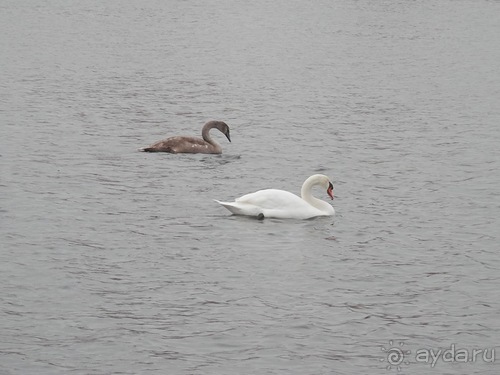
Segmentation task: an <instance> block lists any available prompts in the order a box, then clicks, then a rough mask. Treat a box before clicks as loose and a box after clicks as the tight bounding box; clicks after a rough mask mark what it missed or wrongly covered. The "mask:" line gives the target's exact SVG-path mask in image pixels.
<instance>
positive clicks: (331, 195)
mask: <svg viewBox="0 0 500 375" xmlns="http://www.w3.org/2000/svg"><path fill="white" fill-rule="evenodd" d="M326 192H327V193H328V195H329V196H330V198H332V199H333V185H332V183H331V182H330V185H329V186H328V189H326Z"/></svg>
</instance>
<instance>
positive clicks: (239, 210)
mask: <svg viewBox="0 0 500 375" xmlns="http://www.w3.org/2000/svg"><path fill="white" fill-rule="evenodd" d="M316 185H319V186H321V187H323V188H325V189H326V192H327V193H328V195H329V196H330V198H331V199H333V185H332V183H331V182H330V180H329V179H328V177H326V176H325V175H322V174H315V175H312V176H311V177H309V178H308V179H307V180H305V181H304V183H303V184H302V189H301V191H300V194H301V196H302V198H299V197H298V196H296V195H295V194H292V193H290V192H288V191H284V190H277V189H265V190H259V191H256V192H255V193H250V194H246V195H244V196H242V197H240V198H236V199H235V201H234V202H220V201H218V200H215V201H216V202H217V203H219V204H221V205H222V206H224V207H225V208H227V209H228V210H229V211H231V212H232V213H233V214H235V215H245V216H257V217H258V218H261V219H262V218H265V217H273V218H278V219H309V218H312V217H315V216H332V215H334V214H335V210H334V209H333V207H332V206H331V205H330V204H329V203H327V202H325V201H322V200H320V199H317V198H314V197H313V196H312V194H311V189H312V187H313V186H316Z"/></svg>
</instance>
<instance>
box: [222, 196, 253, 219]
mask: <svg viewBox="0 0 500 375" xmlns="http://www.w3.org/2000/svg"><path fill="white" fill-rule="evenodd" d="M214 201H215V202H217V203H219V204H220V205H221V206H224V207H225V208H226V209H227V210H229V211H230V212H231V213H232V214H234V215H245V216H259V214H262V212H260V210H259V209H258V208H257V207H254V206H251V205H246V204H241V203H238V202H221V201H218V200H217V199H214Z"/></svg>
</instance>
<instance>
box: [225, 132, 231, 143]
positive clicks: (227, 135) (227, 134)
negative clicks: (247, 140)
mask: <svg viewBox="0 0 500 375" xmlns="http://www.w3.org/2000/svg"><path fill="white" fill-rule="evenodd" d="M225 135H226V138H227V140H228V141H229V142H231V137H230V136H229V130H228V131H227V133H226V134H225Z"/></svg>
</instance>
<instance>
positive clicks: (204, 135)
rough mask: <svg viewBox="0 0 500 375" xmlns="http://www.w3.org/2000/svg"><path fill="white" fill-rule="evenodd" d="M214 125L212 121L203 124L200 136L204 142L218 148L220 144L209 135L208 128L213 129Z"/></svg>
mask: <svg viewBox="0 0 500 375" xmlns="http://www.w3.org/2000/svg"><path fill="white" fill-rule="evenodd" d="M214 127H215V125H214V124H212V123H207V124H205V126H203V129H201V137H202V138H203V140H204V141H205V142H207V143H210V144H211V145H212V146H214V147H215V148H217V149H219V148H220V145H219V144H218V143H217V142H215V141H214V140H213V139H212V137H211V136H210V130H211V129H213V128H214Z"/></svg>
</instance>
